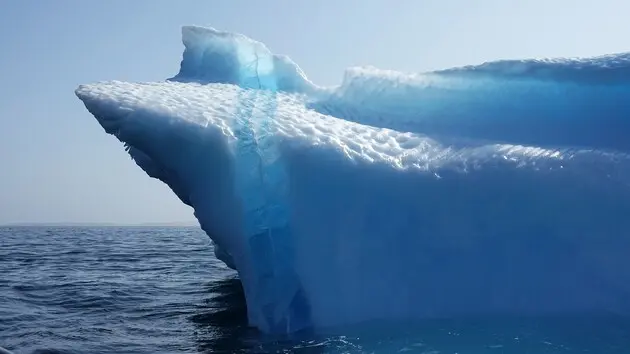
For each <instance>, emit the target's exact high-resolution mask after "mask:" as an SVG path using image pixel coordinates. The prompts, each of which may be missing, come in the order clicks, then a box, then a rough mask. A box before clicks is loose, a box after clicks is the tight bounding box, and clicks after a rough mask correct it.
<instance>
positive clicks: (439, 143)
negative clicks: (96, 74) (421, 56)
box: [76, 27, 630, 333]
mask: <svg viewBox="0 0 630 354" xmlns="http://www.w3.org/2000/svg"><path fill="white" fill-rule="evenodd" d="M183 33H184V44H185V46H186V49H185V51H184V59H183V61H182V65H181V70H180V73H179V74H178V75H176V76H175V77H174V78H172V79H170V80H169V81H166V82H158V83H138V84H134V83H124V82H105V83H98V84H90V85H82V86H81V87H79V88H78V89H77V91H76V94H77V96H78V97H79V98H80V99H81V100H82V101H83V102H84V104H85V105H86V107H87V109H88V110H89V111H90V112H91V113H92V114H93V115H94V116H95V117H96V118H97V120H98V121H99V123H100V124H101V125H102V126H103V128H104V129H105V131H106V132H107V133H109V134H113V135H115V136H116V137H117V138H118V139H119V140H121V141H122V142H124V143H125V145H126V148H127V150H128V152H129V153H130V155H131V156H132V157H133V159H134V160H135V161H136V163H137V164H138V165H139V166H140V167H141V168H142V169H143V170H144V171H146V172H147V174H148V175H150V176H151V177H154V178H158V179H160V180H162V181H163V182H165V183H166V184H168V185H169V186H170V188H171V189H172V190H173V191H174V192H175V194H176V195H177V196H178V197H179V198H180V199H181V200H182V202H184V203H186V204H188V205H190V206H192V207H193V208H194V209H195V216H196V217H197V219H198V220H199V222H200V225H201V227H202V228H203V229H204V230H205V231H206V233H207V234H208V235H209V236H210V237H211V239H212V240H213V242H214V243H215V244H216V248H215V250H216V254H217V257H219V258H220V259H222V260H223V261H224V262H226V264H228V265H229V266H231V267H233V268H235V269H236V270H237V271H238V273H239V276H240V278H241V280H242V282H243V286H244V289H245V294H246V299H247V306H248V315H249V319H250V322H251V324H252V325H254V326H256V327H258V328H260V329H261V330H263V331H265V332H276V333H279V332H285V333H286V332H295V331H298V330H301V329H306V328H310V329H318V328H322V327H328V326H335V325H341V324H347V323H357V322H362V321H367V320H371V319H410V318H411V319H413V318H428V317H453V316H475V315H506V314H508V315H541V314H560V313H580V312H603V313H614V314H620V315H630V260H628V258H627V255H626V250H627V249H629V247H630V218H628V217H627V215H630V182H628V181H630V156H629V155H628V151H630V144H629V143H628V139H626V137H627V135H628V133H629V132H630V125H629V124H628V115H629V114H630V99H628V98H630V80H626V78H627V77H628V76H627V74H628V72H629V71H630V70H629V69H628V68H630V65H628V64H627V58H628V55H625V54H622V55H616V56H607V57H600V58H594V59H584V60H555V61H534V60H532V61H506V62H496V63H489V64H485V65H482V66H475V67H466V68H458V69H451V70H446V71H442V72H435V73H426V74H417V75H403V74H400V73H392V72H385V71H378V70H376V69H353V70H350V71H348V74H347V75H346V79H345V80H344V83H343V84H342V85H341V86H339V87H332V88H324V87H318V86H316V85H314V84H313V83H311V82H310V81H309V80H308V79H307V78H306V76H305V75H304V73H303V72H302V71H301V70H300V69H299V67H298V66H297V65H296V64H295V63H293V62H292V61H291V60H290V59H289V58H287V57H284V56H277V55H274V54H272V53H271V52H270V51H269V50H268V49H267V48H266V47H265V46H264V45H263V44H261V43H259V42H255V41H253V40H251V39H249V38H247V37H245V36H242V35H237V34H230V33H225V32H219V31H216V30H213V29H203V28H198V27H185V28H184V31H183Z"/></svg>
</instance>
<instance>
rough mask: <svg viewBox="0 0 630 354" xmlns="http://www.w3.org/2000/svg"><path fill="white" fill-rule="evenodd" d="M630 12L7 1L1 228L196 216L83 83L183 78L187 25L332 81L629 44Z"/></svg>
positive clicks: (403, 0)
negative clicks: (108, 125)
mask: <svg viewBox="0 0 630 354" xmlns="http://www.w3.org/2000/svg"><path fill="white" fill-rule="evenodd" d="M628 13H630V3H628V2H627V1H625V0H614V1H613V0H599V1H587V0H555V1H549V0H526V1H525V0H523V1H505V0H431V1H423V0H395V1H394V0H382V1H371V0H356V1H351V0H317V1H288V0H286V1H285V0H282V1H280V0H278V1H274V0H269V1H252V0H249V1H245V0H229V1H228V0H216V1H213V0H185V1H174V0H107V1H82V0H55V1H45V0H5V1H2V3H1V4H0V27H1V31H0V78H1V81H0V182H1V183H0V223H7V222H27V221H28V222H64V221H68V222H117V223H141V222H167V221H187V220H193V215H192V210H191V209H190V208H188V207H186V206H184V205H182V204H181V202H179V200H178V199H177V198H176V197H175V196H174V194H173V193H172V192H170V190H169V189H168V188H167V187H166V186H165V185H163V184H162V183H161V182H159V181H157V180H153V179H150V178H148V177H147V176H146V175H145V173H144V172H143V171H141V170H140V169H139V168H138V167H136V166H135V164H134V163H133V162H132V161H131V159H130V158H129V156H128V155H127V154H126V153H125V152H124V150H123V147H122V144H120V143H119V142H118V141H117V140H116V139H115V138H114V137H112V136H109V135H106V134H105V133H104V132H103V130H102V128H101V127H100V126H99V125H98V124H97V123H96V121H95V120H94V119H93V118H92V116H91V115H90V114H89V113H88V112H87V111H86V110H85V108H84V107H83V105H82V104H81V102H80V101H79V100H78V99H77V98H76V97H75V96H74V92H73V91H74V89H75V88H76V87H77V86H78V85H79V84H81V83H89V82H94V81H101V80H114V79H115V80H126V81H155V80H163V79H165V78H167V77H171V76H173V75H174V74H175V73H177V71H178V69H179V62H180V60H181V52H182V50H183V46H182V44H181V38H180V37H181V32H180V27H181V26H182V25H190V24H194V25H208V26H213V27H215V28H218V29H222V30H230V31H236V32H241V33H244V34H246V35H248V36H250V37H252V38H254V39H257V40H260V41H262V42H264V43H266V44H267V46H269V47H270V48H271V50H272V51H274V52H276V53H282V54H287V55H289V56H290V57H291V58H292V59H293V60H294V61H295V62H297V63H298V64H299V65H300V66H301V67H302V69H303V70H304V71H305V72H306V74H307V75H308V76H309V78H310V79H311V80H313V81H314V82H315V83H318V84H323V85H331V84H337V83H339V82H340V80H341V77H342V75H343V71H344V69H345V68H346V67H348V66H355V65H373V66H376V67H380V68H385V69H395V70H402V71H427V70H431V69H437V68H446V67H450V66H456V65H464V64H474V63H479V62H483V61H486V60H492V59H504V58H525V57H541V56H547V57H550V56H551V57H555V56H591V55H599V54H607V53H613V52H623V51H629V50H630V42H629V41H628V34H630V22H628V20H627V14H628Z"/></svg>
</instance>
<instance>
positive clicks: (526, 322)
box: [0, 227, 630, 354]
mask: <svg viewBox="0 0 630 354" xmlns="http://www.w3.org/2000/svg"><path fill="white" fill-rule="evenodd" d="M418 301H422V300H421V299H418ZM328 332H329V333H328ZM328 332H327V333H320V334H318V335H313V334H306V333H305V334H298V335H294V336H291V337H270V336H264V335H262V334H260V333H258V332H257V331H256V330H254V329H252V328H249V327H248V326H247V314H246V308H245V300H244V296H243V291H242V288H241V286H240V283H239V281H238V279H237V277H236V274H235V273H234V272H233V271H232V270H230V269H228V268H227V267H226V266H225V265H223V264H222V263H221V262H219V261H217V260H216V259H215V258H214V255H213V251H212V245H211V243H210V240H209V238H208V237H207V236H206V235H205V234H204V233H203V232H202V231H201V230H200V229H198V228H194V227H4V228H0V347H4V348H6V349H9V350H11V351H13V352H14V353H15V354H21V353H40V354H44V353H49V354H52V353H58V354H61V353H117V354H120V353H129V354H133V353H152V354H158V353H425V354H442V353H451V354H455V353H457V354H467V353H469V354H480V353H495V354H504V353H505V354H512V353H514V354H520V353H523V354H524V353H531V354H543V353H601V354H614V353H620V354H622V353H623V354H629V353H630V319H628V318H618V317H614V316H608V315H601V314H600V315H592V316H575V317H571V318H568V317H564V318H492V319H490V318H487V319H465V320H464V319H444V320H430V321H420V322H414V323H379V322H374V323H367V324H362V325H360V326H353V327H348V328H337V329H331V330H330V331H328Z"/></svg>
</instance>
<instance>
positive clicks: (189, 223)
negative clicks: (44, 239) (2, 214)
mask: <svg viewBox="0 0 630 354" xmlns="http://www.w3.org/2000/svg"><path fill="white" fill-rule="evenodd" d="M7 226H13V227H25V226H30V227H35V226H38V227H46V226H49V227H50V226H57V227H59V226H73V227H156V226H160V227H191V226H194V227H199V224H198V223H197V222H196V221H171V222H146V223H112V222H15V223H6V224H0V227H7Z"/></svg>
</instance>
